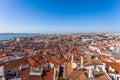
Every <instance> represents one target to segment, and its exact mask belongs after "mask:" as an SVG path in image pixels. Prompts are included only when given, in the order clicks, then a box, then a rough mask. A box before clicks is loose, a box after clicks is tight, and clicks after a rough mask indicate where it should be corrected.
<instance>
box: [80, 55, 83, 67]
mask: <svg viewBox="0 0 120 80" xmlns="http://www.w3.org/2000/svg"><path fill="white" fill-rule="evenodd" d="M80 58H81V64H80V67H81V68H82V67H83V56H81V57H80Z"/></svg>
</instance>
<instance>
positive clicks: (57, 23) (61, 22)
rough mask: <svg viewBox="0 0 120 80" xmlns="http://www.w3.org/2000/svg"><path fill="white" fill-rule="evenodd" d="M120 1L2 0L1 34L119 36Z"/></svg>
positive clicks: (0, 7)
mask: <svg viewBox="0 0 120 80" xmlns="http://www.w3.org/2000/svg"><path fill="white" fill-rule="evenodd" d="M119 22H120V1H119V0H91V1H90V0H84V1H83V0H79V1H77V0H69V2H68V0H51V1H50V0H1V1H0V28H1V29H0V33H8V32H13V33H79V32H120V26H119V25H120V23H119Z"/></svg>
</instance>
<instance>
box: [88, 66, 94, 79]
mask: <svg viewBox="0 0 120 80" xmlns="http://www.w3.org/2000/svg"><path fill="white" fill-rule="evenodd" d="M88 77H93V74H92V69H91V68H89V73H88Z"/></svg>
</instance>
